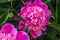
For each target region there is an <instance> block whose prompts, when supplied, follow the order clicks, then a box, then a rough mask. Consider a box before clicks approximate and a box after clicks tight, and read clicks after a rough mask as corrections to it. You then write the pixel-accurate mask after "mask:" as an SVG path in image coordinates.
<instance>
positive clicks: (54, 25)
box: [49, 23, 60, 31]
mask: <svg viewBox="0 0 60 40" xmlns="http://www.w3.org/2000/svg"><path fill="white" fill-rule="evenodd" d="M49 26H50V27H54V28H55V29H57V30H58V31H60V24H56V23H50V24H49Z"/></svg>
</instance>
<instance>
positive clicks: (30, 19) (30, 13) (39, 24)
mask: <svg viewBox="0 0 60 40" xmlns="http://www.w3.org/2000/svg"><path fill="white" fill-rule="evenodd" d="M18 16H21V17H22V18H23V19H25V22H23V21H20V22H19V24H18V28H19V29H23V30H24V29H26V28H28V29H29V30H30V34H31V36H32V37H33V38H37V37H39V36H41V35H42V31H45V30H46V29H47V28H46V25H48V23H49V19H50V16H51V11H50V10H49V9H48V6H47V5H46V4H45V3H43V2H42V1H41V0H35V1H34V2H31V1H30V2H29V1H28V2H25V4H24V7H22V8H21V10H20V12H19V13H18Z"/></svg>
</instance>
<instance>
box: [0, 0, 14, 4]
mask: <svg viewBox="0 0 60 40" xmlns="http://www.w3.org/2000/svg"><path fill="white" fill-rule="evenodd" d="M10 1H14V0H0V3H6V2H10Z"/></svg>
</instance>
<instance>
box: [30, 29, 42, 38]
mask: <svg viewBox="0 0 60 40" xmlns="http://www.w3.org/2000/svg"><path fill="white" fill-rule="evenodd" d="M30 33H31V36H32V37H33V38H37V37H39V36H41V35H42V31H40V30H37V31H30Z"/></svg>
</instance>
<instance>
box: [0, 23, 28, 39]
mask: <svg viewBox="0 0 60 40" xmlns="http://www.w3.org/2000/svg"><path fill="white" fill-rule="evenodd" d="M0 40H29V36H28V35H27V34H26V32H24V31H19V32H18V31H17V30H16V29H15V28H14V26H13V25H12V24H10V23H6V24H4V25H3V26H2V29H1V30H0Z"/></svg>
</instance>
